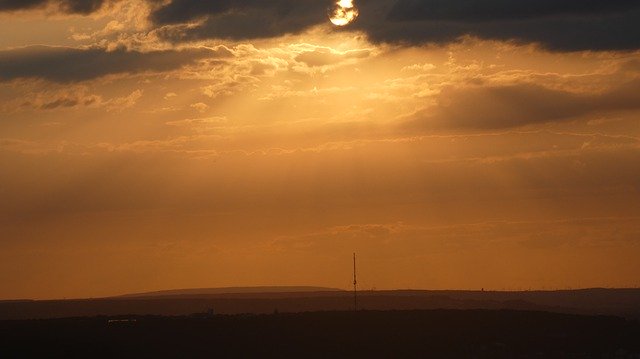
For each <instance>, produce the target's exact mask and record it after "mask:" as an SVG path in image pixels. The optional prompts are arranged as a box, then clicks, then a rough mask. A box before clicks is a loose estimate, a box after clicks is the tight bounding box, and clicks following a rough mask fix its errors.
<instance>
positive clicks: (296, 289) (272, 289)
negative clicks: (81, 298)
mask: <svg viewBox="0 0 640 359" xmlns="http://www.w3.org/2000/svg"><path fill="white" fill-rule="evenodd" d="M341 291H344V290H343V289H336V288H325V287H310V286H258V287H222V288H189V289H172V290H161V291H155V292H145V293H133V294H124V295H121V296H118V297H120V298H144V297H173V296H194V295H195V296H199V295H210V294H246V293H250V294H257V293H307V292H341Z"/></svg>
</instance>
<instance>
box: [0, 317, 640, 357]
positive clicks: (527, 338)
mask: <svg viewBox="0 0 640 359" xmlns="http://www.w3.org/2000/svg"><path fill="white" fill-rule="evenodd" d="M114 320H118V321H114ZM0 357H1V358H26V357H42V358H45V357H46V358H52V357H66V358H72V357H83V358H97V357H112V358H124V357H126V358H156V357H171V358H194V357H217V358H220V357H241V358H248V357H253V358H258V357H305V358H308V357H312V358H317V357H322V358H335V357H387V358H408V357H421V358H452V357H463V358H640V323H638V322H637V321H635V320H628V319H623V318H619V317H611V316H583V315H571V314H559V313H547V312H531V311H508V310H495V311H492V310H427V311H361V312H357V313H354V312H346V311H343V312H312V313H297V314H269V315H219V316H213V317H206V316H197V315H194V316H181V317H158V316H142V317H119V318H113V317H111V318H109V317H94V318H77V319H48V320H20V321H0Z"/></svg>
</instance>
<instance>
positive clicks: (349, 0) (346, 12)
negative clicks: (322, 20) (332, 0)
mask: <svg viewBox="0 0 640 359" xmlns="http://www.w3.org/2000/svg"><path fill="white" fill-rule="evenodd" d="M357 17H358V8H356V6H355V5H354V4H353V0H338V1H337V2H336V4H335V6H334V7H333V8H331V9H330V10H329V20H330V21H331V23H332V24H334V25H336V26H345V25H348V24H350V23H352V22H353V21H354V20H355V19H356V18H357Z"/></svg>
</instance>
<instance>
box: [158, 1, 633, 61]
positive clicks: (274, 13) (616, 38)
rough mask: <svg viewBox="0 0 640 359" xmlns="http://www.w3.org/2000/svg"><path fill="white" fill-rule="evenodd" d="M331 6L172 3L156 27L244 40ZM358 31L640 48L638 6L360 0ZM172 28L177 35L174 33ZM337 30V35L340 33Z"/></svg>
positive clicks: (277, 31) (398, 37)
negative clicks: (167, 27)
mask: <svg viewBox="0 0 640 359" xmlns="http://www.w3.org/2000/svg"><path fill="white" fill-rule="evenodd" d="M330 4H331V1H312V0H299V1H293V0H276V1H259V0H237V1H232V0H225V1H216V2H204V1H200V0H173V1H172V2H170V3H168V4H165V5H160V6H158V7H157V8H156V9H155V11H154V12H153V13H152V15H151V18H152V20H153V21H154V23H156V24H157V25H167V24H174V25H175V24H184V23H193V22H200V23H199V24H198V25H196V26H189V27H183V28H182V29H181V30H177V31H165V32H163V34H164V36H165V37H166V38H168V39H171V40H174V41H189V40H198V39H206V38H223V39H235V40H244V39H250V38H265V37H272V36H280V35H283V34H288V33H296V32H300V31H303V30H305V29H307V28H309V27H311V26H314V25H318V24H322V23H327V21H328V20H327V17H326V10H327V8H328V6H329V5H330ZM356 4H357V5H358V6H359V8H360V17H359V18H358V20H357V21H356V22H355V23H354V24H352V25H350V26H347V27H346V29H358V30H362V31H364V32H365V33H366V34H368V36H369V38H370V39H371V40H372V41H374V42H390V43H403V44H410V45H417V44H424V43H435V44H443V43H448V42H453V41H457V40H458V39H459V38H460V37H462V36H465V35H470V36H476V37H479V38H483V39H492V40H504V41H516V42H521V43H539V44H541V45H542V46H543V47H545V48H547V49H550V50H556V51H582V50H595V51H600V50H635V49H638V48H640V27H639V26H637V24H638V22H640V0H611V1H601V0H565V1H554V0H519V1H512V0H398V1H387V0H357V1H356ZM174 30H175V29H174ZM336 30H339V29H336Z"/></svg>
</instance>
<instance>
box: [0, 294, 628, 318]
mask: <svg viewBox="0 0 640 359" xmlns="http://www.w3.org/2000/svg"><path fill="white" fill-rule="evenodd" d="M282 288H283V287H280V289H282ZM285 288H286V287H285ZM306 288H310V287H306ZM323 289H324V288H323ZM225 291H226V290H225ZM232 291H236V290H232ZM250 291H251V290H249V292H246V293H217V294H206V293H205V294H203V293H201V292H198V291H196V292H189V291H187V292H183V291H178V292H174V291H168V292H155V293H152V294H151V295H149V294H142V295H133V296H124V297H113V298H98V299H79V300H44V301H10V302H0V320H3V319H14V320H19V319H45V318H66V317H83V316H88V317H91V316H96V315H110V316H117V315H169V316H179V315H189V314H191V313H197V312H206V311H209V310H211V309H213V310H214V311H215V313H219V314H241V313H253V314H266V313H273V312H274V311H278V312H291V313H295V312H313V311H349V310H351V309H352V308H353V294H352V293H351V292H348V291H335V290H334V291H332V290H323V291H317V292H315V291H298V292H281V291H276V290H273V291H271V292H269V291H265V292H259V293H253V292H250ZM358 304H359V307H360V308H362V309H368V310H430V309H493V310H497V309H510V310H536V311H547V312H556V313H570V314H586V315H615V316H621V317H625V318H635V319H640V289H584V290H566V291H526V292H489V291H422V290H395V291H362V292H359V294H358Z"/></svg>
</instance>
